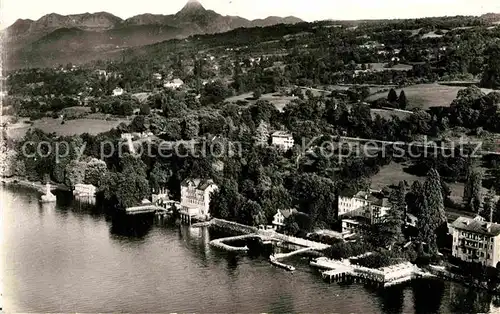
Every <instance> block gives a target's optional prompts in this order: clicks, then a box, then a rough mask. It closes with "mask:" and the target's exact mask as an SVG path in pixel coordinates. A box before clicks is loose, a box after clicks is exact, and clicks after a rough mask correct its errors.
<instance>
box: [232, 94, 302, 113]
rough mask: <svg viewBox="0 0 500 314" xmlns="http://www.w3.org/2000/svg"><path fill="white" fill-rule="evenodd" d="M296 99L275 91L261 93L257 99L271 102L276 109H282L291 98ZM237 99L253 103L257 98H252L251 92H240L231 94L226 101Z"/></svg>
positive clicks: (235, 100)
mask: <svg viewBox="0 0 500 314" xmlns="http://www.w3.org/2000/svg"><path fill="white" fill-rule="evenodd" d="M294 99H297V97H292V96H280V95H278V94H275V93H271V94H263V95H262V96H261V97H260V98H259V100H267V101H269V102H270V103H272V104H273V105H274V106H275V107H276V109H278V110H280V111H282V110H283V108H285V106H286V105H287V104H288V103H290V102H291V101H292V100H294ZM238 100H241V101H247V102H248V103H249V104H255V103H256V102H257V101H258V100H255V99H253V93H246V94H241V95H237V96H233V97H230V98H227V99H226V101H228V102H233V103H235V102H237V101H238Z"/></svg>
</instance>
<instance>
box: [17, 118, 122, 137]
mask: <svg viewBox="0 0 500 314" xmlns="http://www.w3.org/2000/svg"><path fill="white" fill-rule="evenodd" d="M122 122H126V123H128V122H130V121H129V120H127V119H117V120H116V121H106V120H100V119H75V120H68V121H65V123H64V124H61V120H60V119H53V118H42V119H40V120H35V121H33V125H30V124H26V123H22V122H21V123H17V124H16V125H11V126H9V128H7V135H8V136H9V137H11V138H13V139H21V138H22V137H23V136H24V135H25V134H26V132H28V130H29V129H40V130H42V131H44V132H46V133H52V132H55V133H56V134H57V135H61V136H70V135H79V134H83V133H89V134H92V135H96V134H99V133H103V132H107V131H109V130H111V129H112V128H115V127H117V126H118V125H119V124H120V123H122Z"/></svg>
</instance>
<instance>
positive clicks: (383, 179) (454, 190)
mask: <svg viewBox="0 0 500 314" xmlns="http://www.w3.org/2000/svg"><path fill="white" fill-rule="evenodd" d="M404 167H405V166H404V165H401V164H398V163H395V162H392V163H391V164H389V165H388V166H385V167H383V168H382V169H381V170H380V172H379V173H378V174H376V175H375V176H373V177H372V188H373V189H377V190H380V189H383V188H384V187H386V186H390V185H397V184H398V183H399V182H400V181H404V180H406V181H407V182H408V184H410V185H412V184H413V182H414V181H416V180H418V181H420V182H422V183H423V182H424V181H425V177H417V176H415V175H412V174H409V173H406V172H404V170H403V169H404ZM447 185H448V187H449V188H450V191H451V195H450V198H451V199H452V200H453V201H454V202H455V203H458V204H460V203H461V202H462V198H463V195H464V184H463V183H459V182H456V183H447ZM483 193H487V191H486V189H483Z"/></svg>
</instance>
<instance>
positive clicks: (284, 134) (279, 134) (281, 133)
mask: <svg viewBox="0 0 500 314" xmlns="http://www.w3.org/2000/svg"><path fill="white" fill-rule="evenodd" d="M273 137H293V136H292V134H291V133H288V132H286V131H276V132H274V133H273Z"/></svg>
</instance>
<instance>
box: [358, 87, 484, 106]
mask: <svg viewBox="0 0 500 314" xmlns="http://www.w3.org/2000/svg"><path fill="white" fill-rule="evenodd" d="M462 89H465V87H461V86H447V85H440V84H437V83H434V84H419V85H413V86H409V87H405V88H403V89H396V92H397V93H398V95H399V93H400V92H401V90H404V91H405V95H406V98H407V99H408V102H409V107H410V108H422V109H428V108H430V107H448V106H450V104H451V103H452V102H453V100H454V99H455V98H456V97H457V94H458V92H459V91H460V90H462ZM482 90H483V92H485V93H489V92H491V90H489V89H482ZM385 97H387V93H386V92H384V93H378V94H374V95H371V96H369V97H368V98H367V99H366V101H369V102H371V101H374V100H377V99H379V98H385Z"/></svg>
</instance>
